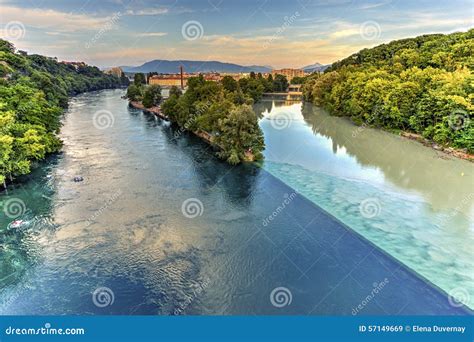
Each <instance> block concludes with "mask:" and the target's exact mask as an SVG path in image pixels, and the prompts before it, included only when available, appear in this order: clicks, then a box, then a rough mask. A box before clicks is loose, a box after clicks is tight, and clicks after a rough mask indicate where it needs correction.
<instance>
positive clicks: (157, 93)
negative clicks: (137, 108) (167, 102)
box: [142, 85, 161, 108]
mask: <svg viewBox="0 0 474 342" xmlns="http://www.w3.org/2000/svg"><path fill="white" fill-rule="evenodd" d="M160 102H161V87H160V86H159V85H149V86H147V87H146V88H145V91H144V93H143V100H142V103H143V105H144V106H145V107H146V108H150V107H154V106H158V105H159V104H160Z"/></svg>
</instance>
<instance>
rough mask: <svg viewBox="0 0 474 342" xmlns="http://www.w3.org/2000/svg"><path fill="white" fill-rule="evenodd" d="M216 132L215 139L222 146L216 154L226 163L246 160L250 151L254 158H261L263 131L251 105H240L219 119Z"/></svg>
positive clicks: (263, 145)
mask: <svg viewBox="0 0 474 342" xmlns="http://www.w3.org/2000/svg"><path fill="white" fill-rule="evenodd" d="M218 133H219V134H218V135H216V139H215V141H216V143H217V145H219V146H220V147H221V148H222V150H221V151H220V152H218V155H219V156H220V157H221V158H223V159H225V160H227V162H228V163H230V164H238V163H240V162H241V161H244V160H247V158H248V155H249V154H250V153H251V154H253V156H254V157H255V159H256V160H258V159H261V158H262V154H261V151H262V150H263V149H264V147H265V144H264V139H263V133H262V131H261V129H260V127H259V126H258V122H257V116H256V115H255V112H254V111H253V110H252V107H250V106H248V105H242V106H239V107H235V108H234V109H232V110H231V111H230V113H229V115H228V116H226V117H225V118H223V119H220V120H219V123H218Z"/></svg>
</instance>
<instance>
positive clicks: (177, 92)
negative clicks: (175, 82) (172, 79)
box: [169, 86, 183, 97]
mask: <svg viewBox="0 0 474 342" xmlns="http://www.w3.org/2000/svg"><path fill="white" fill-rule="evenodd" d="M173 95H175V96H176V97H180V96H181V95H183V92H182V91H181V89H179V88H178V87H177V86H172V87H171V88H170V95H169V96H170V97H171V96H173Z"/></svg>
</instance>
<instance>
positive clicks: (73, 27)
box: [0, 0, 474, 68]
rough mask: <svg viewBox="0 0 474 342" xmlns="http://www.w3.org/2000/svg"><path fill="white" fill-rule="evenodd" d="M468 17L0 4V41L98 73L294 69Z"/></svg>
mask: <svg viewBox="0 0 474 342" xmlns="http://www.w3.org/2000/svg"><path fill="white" fill-rule="evenodd" d="M473 18H474V2H473V1H472V0H469V1H464V0H450V1H424V0H422V1H402V0H361V1H357V0H334V1H330V0H286V1H282V0H275V1H272V0H253V1H250V0H202V1H197V0H195V1H191V0H185V1H184V0H164V1H148V0H102V1H93V0H68V1H51V0H15V1H10V0H0V33H1V37H2V38H3V39H7V40H9V41H11V42H13V43H14V44H15V46H16V47H17V48H18V49H20V50H25V51H28V52H29V53H38V54H42V55H46V56H52V57H57V58H58V59H59V60H66V61H84V62H86V63H88V64H91V65H97V66H99V67H111V66H121V65H141V64H143V63H144V62H147V61H150V60H153V59H168V60H184V59H188V60H208V61H211V60H218V61H222V62H231V63H237V64H242V65H266V66H272V67H273V68H283V67H293V68H299V67H303V66H306V65H309V64H313V63H316V62H319V63H322V64H328V63H332V62H334V61H337V60H339V59H342V58H344V57H347V56H349V55H350V54H352V53H355V52H357V51H359V50H360V49H363V48H367V47H372V46H376V45H379V44H381V43H386V42H389V41H391V40H394V39H400V38H407V37H414V36H417V35H420V34H427V33H450V32H455V31H466V30H468V29H469V28H472V27H473V26H474V24H473Z"/></svg>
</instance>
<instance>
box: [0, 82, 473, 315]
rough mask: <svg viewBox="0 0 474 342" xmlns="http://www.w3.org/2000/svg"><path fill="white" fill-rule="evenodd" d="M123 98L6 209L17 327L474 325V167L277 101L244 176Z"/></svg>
mask: <svg viewBox="0 0 474 342" xmlns="http://www.w3.org/2000/svg"><path fill="white" fill-rule="evenodd" d="M121 95H123V90H107V91H101V92H93V93H88V94H83V95H80V96H77V97H74V98H72V99H71V101H70V107H69V109H68V110H67V112H66V113H65V116H64V120H63V127H62V130H61V136H62V139H63V141H64V148H63V152H62V153H61V154H59V155H57V156H52V157H50V158H49V159H48V160H47V161H45V162H44V163H41V164H40V166H39V167H38V168H37V169H35V171H34V172H33V173H32V174H31V175H29V176H27V177H24V179H22V182H21V183H18V184H17V185H15V186H14V187H11V188H10V189H9V192H8V194H7V193H2V194H1V195H0V196H1V197H0V200H1V204H2V206H3V215H2V216H1V217H0V239H1V240H0V251H1V257H0V262H1V268H0V272H1V273H0V288H1V292H0V305H1V306H0V313H2V314H147V315H148V314H150V315H155V314H165V315H169V314H321V315H327V314H335V315H339V314H343V315H351V314H359V313H361V314H465V313H468V312H470V311H469V309H467V308H466V307H464V306H463V305H461V304H460V303H458V301H457V300H460V301H462V302H464V303H465V304H466V305H469V306H471V307H472V303H471V299H472V298H474V293H473V286H472V285H473V274H472V270H473V264H472V263H473V260H474V258H473V254H472V253H473V251H472V247H471V246H472V242H473V241H474V239H473V234H472V229H473V225H472V223H473V219H472V217H473V216H472V209H473V208H472V198H470V193H471V191H472V175H473V169H472V164H470V163H468V162H465V161H461V160H454V159H452V158H448V157H445V156H442V155H439V154H438V153H437V152H435V151H432V150H430V149H428V148H426V147H423V146H421V145H419V144H417V143H415V142H412V141H408V140H404V139H401V138H399V137H396V136H394V135H391V134H388V133H384V132H380V131H376V130H371V129H357V127H355V126H353V125H351V124H350V123H349V122H348V121H347V120H344V119H340V118H333V117H330V116H328V115H327V114H326V113H324V112H323V111H321V110H320V109H318V108H315V107H312V106H311V105H308V104H305V105H304V106H303V105H302V104H301V103H284V102H279V101H263V102H261V103H259V104H257V105H256V106H255V109H256V111H257V112H258V113H259V114H260V115H261V120H260V125H261V127H262V129H263V131H264V134H265V142H266V145H267V149H266V151H265V161H264V162H263V163H262V164H261V165H253V164H249V165H239V166H237V167H231V166H229V165H227V164H225V163H223V162H221V161H219V160H218V159H216V158H215V157H214V156H213V152H212V150H211V149H210V147H209V146H207V145H206V144H204V143H203V142H201V141H200V140H199V139H198V138H196V137H194V136H190V135H188V134H185V133H182V132H180V131H178V130H176V128H174V127H172V126H170V125H169V123H167V122H163V121H161V120H159V119H157V118H156V117H154V116H153V115H148V114H144V113H142V112H141V111H139V110H135V109H131V108H129V107H128V106H127V103H126V102H125V101H124V100H121V99H120V96H121ZM97 113H98V114H97ZM76 176H81V177H83V181H80V182H74V181H73V178H74V177H76ZM466 198H467V199H466ZM13 220H21V224H20V225H19V226H18V227H13V226H12V224H11V222H12V221H13ZM103 289H106V293H105V295H104V296H102V297H97V296H96V294H97V291H100V290H103ZM453 291H454V295H455V299H456V300H453V298H448V296H447V295H446V293H451V294H453Z"/></svg>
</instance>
